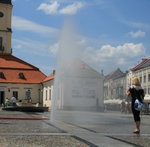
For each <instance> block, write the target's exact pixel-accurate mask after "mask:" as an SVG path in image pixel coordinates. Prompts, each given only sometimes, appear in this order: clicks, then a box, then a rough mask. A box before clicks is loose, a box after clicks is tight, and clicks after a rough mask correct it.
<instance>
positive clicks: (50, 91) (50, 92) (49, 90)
mask: <svg viewBox="0 0 150 147" xmlns="http://www.w3.org/2000/svg"><path fill="white" fill-rule="evenodd" d="M49 100H51V89H50V90H49Z"/></svg>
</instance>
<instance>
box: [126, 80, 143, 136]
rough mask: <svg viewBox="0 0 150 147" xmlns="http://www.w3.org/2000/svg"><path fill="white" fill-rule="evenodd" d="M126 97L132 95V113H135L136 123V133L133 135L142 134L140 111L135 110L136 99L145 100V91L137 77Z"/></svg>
mask: <svg viewBox="0 0 150 147" xmlns="http://www.w3.org/2000/svg"><path fill="white" fill-rule="evenodd" d="M126 95H127V96H130V95H131V98H132V100H131V108H132V113H133V118H134V122H135V131H134V132H133V133H136V134H138V133H140V122H141V118H140V111H137V110H135V109H134V103H135V100H136V98H138V99H139V100H140V101H141V100H142V99H144V95H145V94H144V90H143V88H142V87H141V84H140V82H139V79H138V78H137V77H133V79H132V85H131V86H130V88H129V89H128V90H127V91H126Z"/></svg>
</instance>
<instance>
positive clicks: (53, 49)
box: [49, 42, 59, 55]
mask: <svg viewBox="0 0 150 147" xmlns="http://www.w3.org/2000/svg"><path fill="white" fill-rule="evenodd" d="M58 49H59V42H58V43H55V44H53V45H51V46H50V47H49V51H50V52H51V53H52V54H53V55H56V54H57V53H58Z"/></svg>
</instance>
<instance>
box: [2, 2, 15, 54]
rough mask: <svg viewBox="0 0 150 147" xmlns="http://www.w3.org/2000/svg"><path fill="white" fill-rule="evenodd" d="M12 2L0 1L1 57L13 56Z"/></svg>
mask: <svg viewBox="0 0 150 147" xmlns="http://www.w3.org/2000/svg"><path fill="white" fill-rule="evenodd" d="M12 8H13V5H12V3H11V0H0V55H11V54H12V49H11V35H12V29H11V17H12Z"/></svg>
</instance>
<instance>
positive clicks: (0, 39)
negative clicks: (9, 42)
mask: <svg viewBox="0 0 150 147" xmlns="http://www.w3.org/2000/svg"><path fill="white" fill-rule="evenodd" d="M0 50H4V47H3V38H2V37H0Z"/></svg>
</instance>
